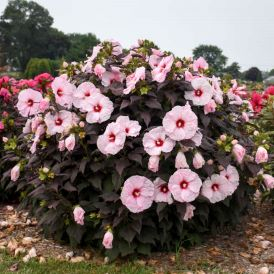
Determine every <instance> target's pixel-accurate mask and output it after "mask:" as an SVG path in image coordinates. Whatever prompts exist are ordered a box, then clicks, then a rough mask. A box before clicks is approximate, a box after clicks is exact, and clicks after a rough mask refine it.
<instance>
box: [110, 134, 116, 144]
mask: <svg viewBox="0 0 274 274" xmlns="http://www.w3.org/2000/svg"><path fill="white" fill-rule="evenodd" d="M115 139H116V136H115V134H114V133H110V134H109V136H108V140H109V141H110V142H115Z"/></svg>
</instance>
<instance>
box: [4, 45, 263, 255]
mask: <svg viewBox="0 0 274 274" xmlns="http://www.w3.org/2000/svg"><path fill="white" fill-rule="evenodd" d="M63 72H64V74H63V75H62V76H61V77H57V78H55V80H54V81H53V82H52V84H51V89H49V90H48V91H47V93H46V94H43V96H42V95H41V93H39V92H36V91H35V90H23V91H21V92H20V94H19V98H18V103H17V108H18V110H19V112H20V114H21V115H22V116H23V117H26V118H28V121H27V122H26V125H25V127H24V130H23V132H24V135H22V136H21V137H20V139H19V140H18V145H19V146H20V148H21V151H23V155H21V156H20V159H19V160H18V164H17V165H16V166H14V167H13V168H12V169H11V170H10V171H8V172H10V174H11V178H12V180H13V181H14V182H15V183H14V184H15V185H16V187H17V191H19V192H21V193H22V195H21V196H22V198H23V199H22V203H23V205H26V204H27V203H31V205H32V207H31V210H32V211H33V213H34V214H35V215H36V216H37V217H38V218H39V219H40V224H41V225H42V226H43V228H44V231H45V232H46V233H47V234H50V235H54V237H55V238H58V239H59V240H65V239H69V240H70V242H71V243H72V244H80V243H81V244H91V245H92V246H94V247H102V244H103V246H104V247H105V248H106V249H107V252H106V254H107V255H108V256H110V258H115V257H117V256H120V255H122V256H126V255H129V254H132V253H141V254H149V253H150V252H151V251H152V250H174V249H175V248H177V247H178V246H179V245H180V244H182V243H187V244H191V243H195V242H197V241H198V236H199V235H202V234H203V233H205V232H208V231H213V232H214V231H217V230H218V229H219V228H220V227H224V226H225V225H228V224H235V223H237V221H238V219H239V217H240V215H241V214H242V213H244V212H245V210H246V209H247V208H248V206H249V204H250V199H251V196H250V195H251V194H252V193H254V191H255V186H254V184H253V183H252V182H251V181H252V180H251V179H252V178H253V177H256V178H257V174H258V172H259V170H260V169H261V167H262V165H263V164H264V162H265V161H266V160H267V159H266V157H265V156H266V155H265V154H264V155H261V154H260V157H255V154H257V152H258V151H260V150H261V148H260V146H262V145H263V144H261V143H259V141H258V142H257V143H256V144H254V143H253V141H252V139H251V138H250V137H249V136H248V134H246V133H247V132H246V129H245V127H246V126H245V123H244V122H245V121H247V118H248V115H249V114H248V113H247V112H248V109H249V108H250V107H251V106H250V105H249V103H248V101H245V100H244V99H243V98H242V97H243V95H245V94H246V91H245V90H244V87H240V86H238V84H237V82H236V81H235V80H234V81H232V85H231V84H230V86H229V87H228V88H226V85H224V86H223V85H222V83H221V82H220V81H219V79H217V78H215V77H214V76H211V75H208V64H207V63H206V61H205V60H204V59H203V58H198V59H197V60H194V61H192V60H191V59H189V58H178V57H175V56H174V55H173V54H171V53H168V52H162V51H161V50H159V49H158V48H157V46H156V45H154V44H153V43H152V42H150V41H147V40H144V41H142V40H140V41H139V42H138V44H137V45H136V46H135V47H133V48H131V50H129V51H127V50H123V49H122V47H121V45H120V44H119V43H118V42H116V41H106V42H103V43H101V44H99V45H98V46H96V47H94V49H93V53H92V56H90V57H89V58H88V60H86V61H85V63H84V65H81V64H70V65H68V64H65V68H63ZM222 87H224V90H222ZM21 138H23V139H21ZM256 151H257V152H256ZM18 165H19V168H18ZM20 170H24V171H23V172H20Z"/></svg>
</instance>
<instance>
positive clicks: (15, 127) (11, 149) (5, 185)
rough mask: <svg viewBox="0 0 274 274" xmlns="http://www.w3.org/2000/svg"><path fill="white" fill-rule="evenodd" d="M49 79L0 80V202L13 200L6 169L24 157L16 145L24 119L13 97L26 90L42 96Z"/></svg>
mask: <svg viewBox="0 0 274 274" xmlns="http://www.w3.org/2000/svg"><path fill="white" fill-rule="evenodd" d="M52 80H53V77H52V76H51V75H49V74H47V73H43V74H40V75H38V76H36V77H35V78H34V79H29V80H26V79H21V80H16V79H14V78H10V77H8V76H3V77H1V78H0V107H1V108H0V201H1V200H4V199H5V200H6V199H15V198H16V195H15V193H14V189H10V187H11V188H14V185H13V184H10V183H9V182H10V176H9V175H10V171H9V169H10V168H11V167H12V166H13V164H14V163H15V164H16V163H18V161H19V160H20V159H22V158H24V157H22V156H23V154H22V153H23V151H22V149H21V147H20V145H21V146H22V145H23V142H21V143H20V142H19V141H18V139H20V138H21V137H20V135H21V134H22V129H23V126H24V125H25V122H26V119H25V118H24V117H22V116H21V115H20V114H19V113H18V111H17V109H16V108H15V105H16V102H17V100H18V99H17V95H18V93H19V92H20V90H24V89H26V88H32V89H35V90H37V91H39V92H41V93H45V92H46V90H47V88H48V87H49V85H50V82H51V81H52ZM16 169H18V166H17V167H16ZM4 189H5V191H4Z"/></svg>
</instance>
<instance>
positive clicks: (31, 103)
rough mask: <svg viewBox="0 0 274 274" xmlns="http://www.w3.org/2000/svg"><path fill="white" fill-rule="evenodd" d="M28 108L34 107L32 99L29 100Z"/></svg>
mask: <svg viewBox="0 0 274 274" xmlns="http://www.w3.org/2000/svg"><path fill="white" fill-rule="evenodd" d="M28 106H29V107H32V106H33V100H32V99H29V100H28Z"/></svg>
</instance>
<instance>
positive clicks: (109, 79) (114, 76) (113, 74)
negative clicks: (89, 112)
mask: <svg viewBox="0 0 274 274" xmlns="http://www.w3.org/2000/svg"><path fill="white" fill-rule="evenodd" d="M124 79H125V75H124V74H123V73H122V72H120V68H118V67H111V71H106V72H105V73H103V75H102V85H103V86H105V87H108V86H110V85H111V84H112V83H113V82H120V83H122V82H123V81H124Z"/></svg>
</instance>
